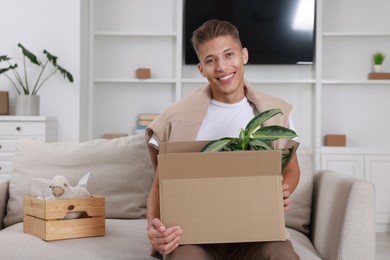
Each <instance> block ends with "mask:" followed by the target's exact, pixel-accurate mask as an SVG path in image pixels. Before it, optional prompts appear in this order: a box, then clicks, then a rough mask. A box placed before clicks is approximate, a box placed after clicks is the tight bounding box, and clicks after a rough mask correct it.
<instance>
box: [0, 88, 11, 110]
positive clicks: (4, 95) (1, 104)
mask: <svg viewBox="0 0 390 260" xmlns="http://www.w3.org/2000/svg"><path fill="white" fill-rule="evenodd" d="M8 102H9V101H8V92H7V91H0V115H8V112H9V110H8Z"/></svg>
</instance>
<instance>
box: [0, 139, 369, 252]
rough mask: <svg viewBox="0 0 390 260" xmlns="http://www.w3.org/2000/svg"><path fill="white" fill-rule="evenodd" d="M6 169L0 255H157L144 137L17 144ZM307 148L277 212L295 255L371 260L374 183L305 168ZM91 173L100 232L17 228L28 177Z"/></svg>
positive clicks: (1, 183)
mask: <svg viewBox="0 0 390 260" xmlns="http://www.w3.org/2000/svg"><path fill="white" fill-rule="evenodd" d="M16 149H17V151H16V154H15V157H14V162H13V171H12V174H11V177H10V178H9V179H5V178H2V179H0V220H1V221H0V223H1V224H0V225H1V226H0V228H1V230H0V259H83V260H85V259H157V258H158V257H152V256H150V252H151V247H150V244H149V242H148V239H147V231H146V227H147V223H146V220H145V214H146V199H147V195H148V191H149V189H150V186H151V184H152V181H153V174H154V173H153V170H152V166H151V163H150V161H149V157H148V152H147V148H146V144H145V139H144V136H142V135H132V136H128V137H122V138H116V139H112V140H105V139H97V140H92V141H87V142H83V143H64V142H56V143H43V142H39V141H34V140H21V141H20V142H18V143H17V146H16ZM313 159H314V156H313V151H312V150H311V149H309V148H305V147H300V148H299V149H298V160H299V164H300V168H301V178H300V183H299V185H298V187H297V189H296V191H295V192H294V194H293V195H292V203H291V207H290V210H289V211H288V212H287V213H286V215H285V220H286V227H287V230H288V232H289V234H290V236H291V241H292V243H293V245H294V247H295V250H296V251H297V253H298V254H299V255H300V257H301V259H310V260H313V259H365V260H367V259H375V225H374V187H373V184H372V183H370V182H367V181H363V180H360V179H355V178H352V177H348V176H346V175H343V174H341V173H335V172H331V171H326V170H324V171H318V172H314V171H313ZM87 172H91V175H90V177H89V179H88V190H89V191H90V193H91V194H93V195H99V196H104V197H105V215H106V221H105V229H106V230H105V235H104V236H101V237H89V238H77V239H67V240H58V241H50V242H46V241H44V240H42V239H40V238H38V237H36V236H33V235H30V234H28V233H24V232H23V203H22V201H23V196H24V195H29V194H30V191H31V182H32V179H33V178H52V177H53V176H54V175H57V174H60V175H64V176H66V177H67V178H68V179H69V181H70V182H71V184H72V185H75V184H76V183H77V181H78V179H79V178H80V177H81V176H83V175H84V174H85V173H87Z"/></svg>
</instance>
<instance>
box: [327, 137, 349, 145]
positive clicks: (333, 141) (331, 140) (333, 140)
mask: <svg viewBox="0 0 390 260" xmlns="http://www.w3.org/2000/svg"><path fill="white" fill-rule="evenodd" d="M346 139H347V137H346V136H345V135H326V136H325V146H345V145H346V143H347V141H346Z"/></svg>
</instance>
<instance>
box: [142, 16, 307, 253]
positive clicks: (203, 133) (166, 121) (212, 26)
mask: <svg viewBox="0 0 390 260" xmlns="http://www.w3.org/2000/svg"><path fill="white" fill-rule="evenodd" d="M192 43H193V46H194V49H195V51H196V54H197V56H198V59H199V64H198V69H199V72H200V73H201V74H202V75H203V77H206V78H207V80H208V82H209V84H208V85H207V86H205V87H202V88H200V89H199V90H197V91H195V92H194V93H193V94H191V95H190V96H188V97H186V98H183V99H182V100H180V101H177V102H175V103H173V104H172V105H170V106H169V107H168V108H167V109H166V110H165V111H164V112H163V113H161V115H160V116H159V117H157V118H156V119H155V120H154V121H153V123H152V124H151V125H150V127H149V128H148V129H147V131H146V137H147V140H148V144H149V153H150V155H151V160H152V163H153V166H154V167H155V169H156V166H157V153H158V147H159V144H160V143H161V142H166V141H191V140H214V139H219V138H221V137H225V136H238V134H239V132H240V129H241V128H245V126H246V124H247V123H248V122H249V120H250V119H252V118H253V117H254V116H255V115H256V114H258V113H259V112H262V111H265V110H268V109H271V108H280V109H281V110H282V111H283V115H281V116H277V117H276V116H275V117H273V118H271V119H270V120H268V121H267V125H268V124H270V125H271V124H278V125H282V126H285V127H290V128H292V127H293V126H292V120H291V116H290V111H291V109H292V108H291V106H290V105H289V104H287V103H286V102H284V101H283V100H280V99H278V98H275V97H271V96H268V95H266V94H264V93H261V92H258V91H255V90H254V89H253V88H252V87H251V86H250V85H249V84H248V83H247V82H246V81H245V80H244V65H245V64H246V63H247V62H248V50H247V49H246V48H243V47H242V45H241V42H240V39H239V33H238V30H237V28H236V27H235V26H233V25H232V24H230V23H228V22H225V21H219V20H209V21H207V22H205V23H204V24H203V25H202V26H201V27H199V28H198V29H197V30H195V31H194V33H193V37H192ZM283 146H284V142H283V140H280V141H278V142H277V143H275V144H274V147H277V148H282V147H283ZM299 174H300V171H299V166H298V161H297V158H296V156H295V157H294V158H293V160H292V161H291V162H290V164H289V165H288V166H287V169H286V171H285V174H284V177H283V185H282V187H283V197H284V206H285V209H286V210H287V208H288V205H289V203H290V200H289V197H290V194H291V193H292V192H293V191H294V189H295V188H296V186H297V184H298V181H299ZM158 186H159V178H158V172H157V171H156V175H155V178H154V182H153V185H152V188H151V191H150V193H149V197H148V203H147V208H148V213H147V218H148V236H149V241H150V243H151V245H152V246H153V248H154V249H155V250H157V251H158V252H160V253H161V254H163V255H164V256H166V258H167V259H186V260H187V259H299V257H298V256H297V255H296V253H295V252H294V249H293V247H292V245H291V242H290V241H289V240H287V241H275V242H258V243H232V244H213V245H183V246H179V241H180V236H181V234H183V232H185V230H183V229H182V228H181V227H179V226H174V227H166V226H165V225H164V224H163V223H162V222H161V220H160V219H159V217H160V215H159V214H160V208H159V187H158ZM178 195H179V194H178ZM269 257H271V258H269Z"/></svg>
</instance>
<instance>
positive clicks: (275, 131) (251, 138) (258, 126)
mask: <svg viewBox="0 0 390 260" xmlns="http://www.w3.org/2000/svg"><path fill="white" fill-rule="evenodd" d="M278 114H282V111H281V110H280V109H270V110H267V111H264V112H262V113H260V114H258V115H256V116H255V117H254V118H252V119H251V120H250V121H249V123H248V124H247V125H246V127H245V129H241V131H240V135H239V137H237V138H234V137H224V138H221V139H218V140H214V141H210V142H209V143H207V144H206V145H205V146H204V147H203V148H202V150H201V152H224V151H242V150H273V148H272V142H273V141H276V140H279V139H281V138H285V139H292V138H294V137H297V134H296V133H295V132H294V131H293V130H291V129H289V128H286V127H282V126H279V125H270V126H265V127H262V125H263V123H264V122H265V121H267V120H268V119H270V118H272V117H273V116H276V115H278ZM282 151H283V153H282V165H283V166H285V164H286V162H288V161H290V158H291V156H292V155H293V154H292V152H293V148H285V149H282ZM283 168H284V167H283Z"/></svg>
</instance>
